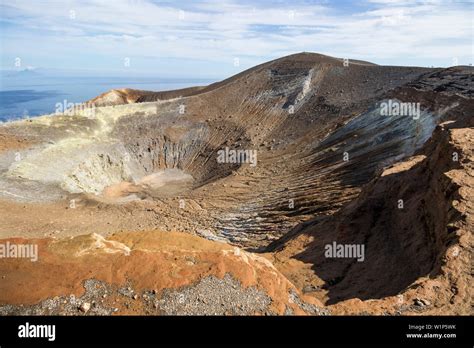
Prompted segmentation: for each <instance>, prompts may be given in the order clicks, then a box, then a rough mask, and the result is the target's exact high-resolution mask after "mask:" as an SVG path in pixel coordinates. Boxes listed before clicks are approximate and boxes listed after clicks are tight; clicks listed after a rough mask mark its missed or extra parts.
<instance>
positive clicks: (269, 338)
mask: <svg viewBox="0 0 474 348" xmlns="http://www.w3.org/2000/svg"><path fill="white" fill-rule="evenodd" d="M26 322H28V323H29V324H35V325H45V324H54V325H55V340H54V341H53V342H50V341H48V339H47V338H20V337H18V332H19V326H20V325H24V324H25V323H26ZM409 325H412V328H411V329H409ZM427 325H431V328H428V327H427ZM435 325H445V327H444V328H441V327H437V328H436V329H435ZM446 325H455V328H454V327H447V326H446ZM422 326H423V327H422ZM414 327H416V328H414ZM473 327H474V325H473V320H472V317H467V316H465V317H454V316H443V317H433V316H430V317H420V316H416V317H401V316H383V317H374V316H357V317H356V316H352V317H336V316H334V317H139V316H129V317H123V316H122V317H121V316H117V317H1V318H0V346H1V348H8V347H11V346H16V345H21V346H24V345H28V344H32V345H35V346H38V345H58V344H61V345H64V344H86V343H89V344H88V346H90V344H91V343H93V344H99V345H110V344H113V345H117V344H127V345H133V346H137V345H139V344H146V343H150V344H158V343H159V345H161V346H163V345H170V344H171V345H176V344H188V345H193V346H196V345H198V344H205V345H228V344H244V345H247V344H249V343H252V344H258V345H265V344H284V345H290V346H297V345H307V344H311V346H314V344H316V343H318V344H324V345H338V344H344V345H345V344H349V345H357V344H365V345H366V344H374V345H380V344H395V345H398V344H412V345H416V346H420V345H424V346H431V347H432V346H438V345H449V346H450V347H453V346H469V347H472V342H474V340H473V334H472V328H473ZM407 334H422V335H424V334H450V335H451V334H455V335H456V337H455V338H453V337H450V338H447V337H442V338H433V337H431V338H429V337H425V338H408V337H407Z"/></svg>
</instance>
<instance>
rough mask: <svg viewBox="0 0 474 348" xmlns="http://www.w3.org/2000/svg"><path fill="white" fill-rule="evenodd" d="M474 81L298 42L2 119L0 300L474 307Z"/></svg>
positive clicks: (238, 310) (57, 306) (461, 71)
mask: <svg viewBox="0 0 474 348" xmlns="http://www.w3.org/2000/svg"><path fill="white" fill-rule="evenodd" d="M473 91H474V81H473V68H472V67H468V66H455V67H451V68H447V69H440V68H419V67H397V66H379V65H375V64H372V63H368V62H364V61H356V60H348V61H347V60H344V59H339V58H333V57H328V56H324V55H320V54H315V53H300V54H295V55H291V56H287V57H283V58H280V59H276V60H273V61H270V62H267V63H264V64H261V65H258V66H256V67H254V68H251V69H249V70H246V71H244V72H242V73H239V74H237V75H235V76H232V77H231V78H228V79H226V80H223V81H221V82H217V83H214V84H211V85H209V86H206V87H194V88H186V89H182V90H174V91H167V92H152V91H140V90H131V89H120V90H112V91H109V92H106V93H104V94H102V95H100V96H98V97H96V98H94V99H92V100H90V101H88V102H87V105H88V107H87V108H75V109H74V112H72V113H71V112H68V111H67V110H66V111H65V112H64V114H55V115H46V116H41V117H37V118H32V119H26V120H21V121H15V122H8V123H4V124H2V125H1V126H0V209H1V211H2V219H1V222H0V238H2V240H1V241H0V243H2V244H5V243H7V242H10V243H15V244H21V243H24V244H34V245H37V246H38V261H37V262H34V263H31V262H30V261H29V260H23V259H1V260H0V275H1V276H2V281H1V282H0V314H75V315H111V314H114V315H117V314H118V315H120V314H184V315H200V314H225V315H246V314H281V315H283V314H287V315H288V314H310V315H328V314H333V315H337V314H364V313H365V314H367V313H368V314H390V315H397V314H403V315H408V314H472V309H471V306H470V298H471V295H472V294H471V289H472V278H471V275H470V269H469V268H470V267H469V259H470V256H471V254H472V231H473V230H474V228H473V202H472V197H474V192H473V190H474V181H473V173H474V172H473V170H474V168H473V164H472V160H473V139H474V131H473V122H472V113H473V111H474V100H473V96H474V92H473ZM89 107H93V108H94V112H93V113H90V112H89V111H90V110H89ZM395 111H396V112H395ZM257 158H258V161H257ZM326 245H339V246H340V245H352V246H354V245H356V246H358V247H360V250H363V253H364V255H363V256H362V255H359V257H358V258H357V257H354V255H352V254H351V255H349V256H350V257H339V256H338V257H327V256H326V255H325V254H326V253H325V246H326ZM358 250H359V249H358ZM343 256H344V255H343ZM20 268H21V269H22V272H17V271H16V270H18V269H20ZM20 283H21V284H23V285H22V287H21V288H22V289H28V291H26V290H25V291H23V290H18V284H20ZM84 303H89V304H90V303H93V304H94V305H93V306H84V305H83V304H84ZM81 308H82V309H81ZM84 308H86V309H87V310H84Z"/></svg>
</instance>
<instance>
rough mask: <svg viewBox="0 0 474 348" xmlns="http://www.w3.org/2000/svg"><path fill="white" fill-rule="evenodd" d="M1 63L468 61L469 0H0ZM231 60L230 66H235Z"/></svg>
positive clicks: (145, 65)
mask: <svg viewBox="0 0 474 348" xmlns="http://www.w3.org/2000/svg"><path fill="white" fill-rule="evenodd" d="M0 7H1V8H0V16H1V21H0V49H1V62H0V69H2V70H3V69H14V68H17V67H16V66H15V62H18V58H19V59H20V61H19V62H20V63H21V64H20V68H26V67H32V68H49V69H58V71H61V72H63V71H66V72H68V73H70V74H90V75H136V76H145V75H148V76H151V75H153V76H161V77H193V78H223V77H227V76H229V75H232V74H235V73H237V72H239V71H242V70H244V69H247V68H249V67H252V66H254V65H256V64H259V63H262V62H265V61H268V60H271V59H274V58H278V57H281V56H284V55H288V54H292V53H296V52H302V51H310V52H318V53H323V54H328V55H332V56H336V57H348V58H353V59H363V60H368V61H372V62H375V63H378V64H387V65H419V66H432V65H433V66H451V65H455V64H470V63H473V36H474V33H473V30H474V29H473V2H472V1H450V0H425V1H416V0H361V1H344V0H342V1H324V0H320V1H309V0H306V1H292V0H285V1H230V0H220V1H156V0H62V1H61V0H36V1H31V0H8V1H7V0H0ZM237 61H238V64H237Z"/></svg>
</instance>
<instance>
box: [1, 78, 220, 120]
mask: <svg viewBox="0 0 474 348" xmlns="http://www.w3.org/2000/svg"><path fill="white" fill-rule="evenodd" d="M27 75H28V76H25V75H22V74H19V73H11V72H10V73H6V72H2V73H1V74H0V77H1V78H0V122H7V121H14V120H18V119H23V118H30V117H35V116H41V115H47V114H52V113H54V112H55V111H56V110H57V108H58V105H67V104H69V103H83V102H86V101H88V100H90V99H92V98H94V97H96V96H98V95H100V94H102V93H104V92H107V91H109V90H111V89H119V88H132V89H140V90H149V91H166V90H174V89H180V88H186V87H192V86H204V85H208V84H210V83H212V82H215V80H213V79H182V78H176V79H173V78H160V77H129V76H126V77H89V76H87V77H78V76H43V75H41V74H39V73H35V72H31V73H30V74H27Z"/></svg>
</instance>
